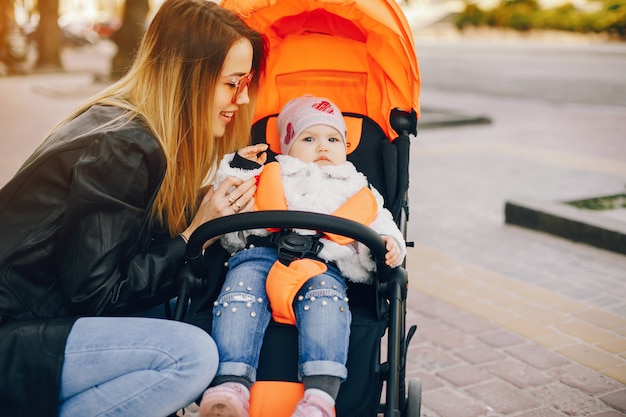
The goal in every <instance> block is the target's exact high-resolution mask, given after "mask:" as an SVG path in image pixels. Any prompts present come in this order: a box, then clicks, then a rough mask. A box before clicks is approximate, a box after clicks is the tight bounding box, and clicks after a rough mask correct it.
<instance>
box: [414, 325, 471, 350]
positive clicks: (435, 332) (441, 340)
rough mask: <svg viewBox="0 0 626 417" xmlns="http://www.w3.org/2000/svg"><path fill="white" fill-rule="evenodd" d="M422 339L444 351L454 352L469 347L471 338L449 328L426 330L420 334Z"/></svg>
mask: <svg viewBox="0 0 626 417" xmlns="http://www.w3.org/2000/svg"><path fill="white" fill-rule="evenodd" d="M421 335H422V337H424V338H425V339H428V340H431V341H432V342H434V343H435V344H437V345H439V346H441V347H443V348H444V349H449V350H455V349H459V348H462V347H466V346H468V345H471V344H472V342H473V340H474V339H473V338H472V337H470V336H469V335H467V334H465V333H463V332H461V331H459V330H457V329H450V328H441V327H439V328H436V329H428V330H425V331H423V332H422V333H421Z"/></svg>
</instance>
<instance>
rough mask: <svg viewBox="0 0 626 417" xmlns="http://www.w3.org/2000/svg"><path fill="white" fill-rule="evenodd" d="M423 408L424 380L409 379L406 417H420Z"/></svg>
mask: <svg viewBox="0 0 626 417" xmlns="http://www.w3.org/2000/svg"><path fill="white" fill-rule="evenodd" d="M421 408H422V380H421V379H419V378H411V379H409V389H408V398H407V401H406V410H405V413H404V416H405V417H420V412H421Z"/></svg>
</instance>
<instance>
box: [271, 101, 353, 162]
mask: <svg viewBox="0 0 626 417" xmlns="http://www.w3.org/2000/svg"><path fill="white" fill-rule="evenodd" d="M276 125H277V127H278V134H279V135H280V152H281V153H282V154H283V155H288V154H289V149H290V148H291V145H292V144H293V140H294V139H295V138H297V137H298V136H299V135H300V133H302V132H303V131H304V130H306V129H307V128H309V127H311V126H313V125H325V126H330V127H333V128H335V129H336V130H337V131H338V132H339V134H340V135H341V138H342V139H343V143H344V145H346V122H345V120H344V119H343V115H342V114H341V110H339V108H338V107H337V106H336V105H335V104H333V103H332V102H331V101H330V100H329V99H327V98H324V97H315V96H312V95H310V94H307V95H304V96H300V97H297V98H294V99H292V100H290V101H289V102H288V103H287V104H285V106H284V107H283V109H282V110H281V112H280V114H279V115H278V120H277V121H276Z"/></svg>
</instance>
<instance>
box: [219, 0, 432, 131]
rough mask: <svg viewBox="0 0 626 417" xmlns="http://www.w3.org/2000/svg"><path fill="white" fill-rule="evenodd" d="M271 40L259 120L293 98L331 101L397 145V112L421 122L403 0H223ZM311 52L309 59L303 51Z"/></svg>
mask: <svg viewBox="0 0 626 417" xmlns="http://www.w3.org/2000/svg"><path fill="white" fill-rule="evenodd" d="M221 4H222V5H223V6H224V7H226V8H228V9H230V10H233V11H234V12H235V13H237V14H239V15H240V16H242V18H243V19H244V20H245V21H246V23H248V24H249V25H250V26H251V27H253V28H254V29H256V30H258V31H259V32H262V33H263V34H265V35H266V36H267V38H268V40H269V48H270V55H269V60H268V65H267V71H266V77H265V78H264V79H262V80H261V84H260V96H259V98H258V100H257V104H256V112H255V116H254V121H257V120H259V119H262V118H263V117H265V116H269V115H271V114H277V113H278V112H279V111H280V109H281V108H282V106H283V105H284V104H285V103H286V102H287V101H289V100H290V99H292V98H294V97H297V96H299V95H302V94H305V93H309V94H315V95H317V96H322V97H328V98H329V99H330V100H332V101H333V102H334V103H335V104H337V106H339V108H340V109H341V110H342V111H343V112H353V113H359V114H363V115H366V116H368V117H370V118H371V119H373V120H374V121H375V122H376V123H377V124H378V125H379V126H381V128H382V129H383V130H384V131H385V133H386V134H387V136H388V137H389V138H390V140H391V139H393V138H394V137H395V136H396V134H397V132H395V133H394V131H393V129H392V128H391V125H390V124H389V114H390V112H391V110H392V109H393V108H400V109H403V110H407V111H408V110H410V109H414V110H415V111H416V112H417V114H418V117H419V113H420V107H419V97H420V76H419V67H418V60H417V55H416V50H415V44H414V40H413V34H412V31H411V27H410V25H409V23H408V21H407V19H406V16H405V15H404V13H403V11H402V9H401V8H400V6H399V5H398V3H397V0H290V1H276V0H222V2H221ZM303 51H306V53H303Z"/></svg>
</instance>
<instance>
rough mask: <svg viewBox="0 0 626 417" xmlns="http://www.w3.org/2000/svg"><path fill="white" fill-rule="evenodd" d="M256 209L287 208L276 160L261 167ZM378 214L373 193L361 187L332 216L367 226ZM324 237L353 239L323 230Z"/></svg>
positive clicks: (345, 240)
mask: <svg viewBox="0 0 626 417" xmlns="http://www.w3.org/2000/svg"><path fill="white" fill-rule="evenodd" d="M254 199H255V205H254V209H255V210H256V211H262V210H288V207H287V201H286V200H285V189H284V187H283V181H282V178H281V174H280V165H279V164H278V162H270V163H269V164H266V165H265V166H264V167H263V171H261V175H260V176H259V181H258V184H257V189H256V193H255V195H254ZM377 214H378V204H377V203H376V197H374V193H372V190H370V189H369V188H367V187H363V188H362V189H361V190H359V192H357V193H356V194H354V195H353V196H352V197H350V198H349V199H348V201H346V202H345V203H344V204H343V206H341V207H339V208H338V209H337V210H336V211H335V212H334V213H333V216H336V217H341V218H343V219H348V220H352V221H355V222H359V223H361V224H364V225H366V226H368V225H369V224H370V223H372V222H373V221H374V219H375V218H376V215H377ZM276 231H278V230H277V229H270V232H276ZM324 235H325V237H326V238H328V239H330V240H332V241H333V242H336V243H338V244H340V245H347V244H348V243H351V242H352V241H353V240H354V239H351V238H349V237H346V236H341V235H336V234H333V233H329V232H325V233H324Z"/></svg>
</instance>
